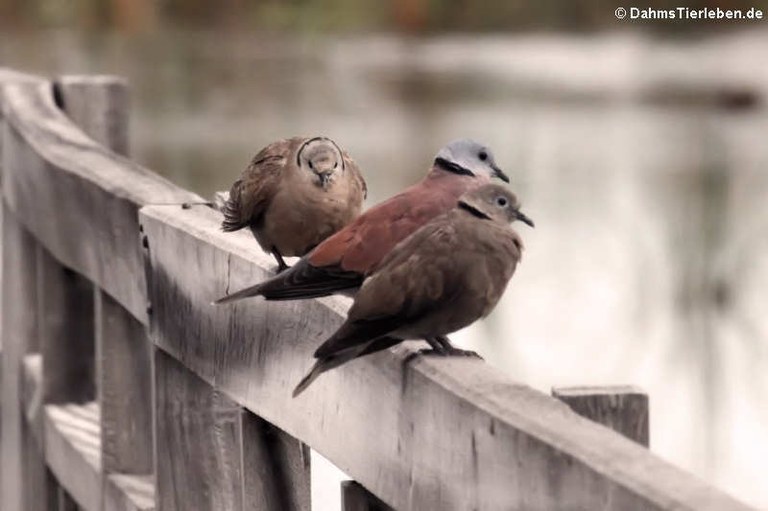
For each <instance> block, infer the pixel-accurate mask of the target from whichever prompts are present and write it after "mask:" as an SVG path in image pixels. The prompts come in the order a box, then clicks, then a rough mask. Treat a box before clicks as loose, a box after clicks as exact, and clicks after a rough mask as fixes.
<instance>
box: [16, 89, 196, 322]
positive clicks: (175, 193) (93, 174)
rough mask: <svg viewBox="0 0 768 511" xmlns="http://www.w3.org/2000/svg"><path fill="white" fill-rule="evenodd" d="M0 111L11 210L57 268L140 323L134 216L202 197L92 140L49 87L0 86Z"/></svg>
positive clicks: (142, 294) (141, 291)
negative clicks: (89, 284) (0, 112)
mask: <svg viewBox="0 0 768 511" xmlns="http://www.w3.org/2000/svg"><path fill="white" fill-rule="evenodd" d="M3 109H4V114H5V117H6V119H7V123H8V124H9V125H10V126H11V128H10V129H9V130H7V135H6V137H5V141H4V142H5V143H4V146H3V151H4V153H7V154H6V156H8V155H10V157H11V158H13V160H14V161H18V162H19V165H9V166H6V168H5V169H4V176H3V195H4V198H5V201H6V203H7V204H8V206H9V207H10V209H11V211H14V212H15V214H16V215H17V217H18V218H19V219H20V220H21V221H22V223H23V224H24V225H25V226H26V227H27V228H28V229H29V230H30V231H31V232H33V233H34V235H35V237H36V238H37V239H38V240H39V242H40V243H42V244H43V245H44V246H45V247H46V249H47V250H48V251H50V252H51V253H52V254H53V255H54V256H55V257H56V259H57V260H58V261H59V262H60V263H61V264H62V265H64V266H67V267H70V268H72V269H74V270H76V271H78V272H79V273H81V274H83V275H85V276H86V277H88V278H89V279H90V280H91V281H93V282H94V283H95V284H97V285H98V286H99V287H100V288H101V289H103V290H104V291H106V292H107V293H109V294H110V295H111V296H112V297H113V298H115V299H116V300H117V301H118V302H119V303H120V304H121V305H123V306H124V307H126V308H127V309H128V310H129V311H130V312H131V314H132V315H133V316H134V317H136V318H137V319H138V320H139V321H141V322H142V323H145V324H146V322H147V302H146V289H145V281H144V267H143V260H142V254H141V247H140V245H139V244H138V243H137V242H136V240H137V238H138V236H139V233H138V225H137V217H136V212H137V210H138V208H139V207H140V206H142V205H144V204H166V203H183V202H187V201H202V199H201V198H200V197H199V196H197V195H195V194H193V193H191V192H188V191H185V190H182V189H180V188H178V187H176V186H175V185H173V184H171V183H170V182H168V181H167V180H165V179H164V178H162V177H160V176H158V175H157V174H155V173H153V172H151V171H149V170H147V169H144V168H143V167H140V166H139V165H137V164H135V163H133V162H131V161H130V160H128V159H126V158H124V157H121V156H119V155H117V154H115V153H113V152H111V151H109V150H108V149H106V148H104V147H102V146H100V145H99V144H97V143H96V142H94V141H93V140H92V139H91V138H90V137H88V136H87V135H85V134H84V133H83V132H82V131H81V130H80V129H79V128H77V127H76V126H74V125H73V124H72V122H71V121H70V120H69V119H68V118H67V117H66V115H65V114H64V113H63V112H61V111H60V110H59V109H58V108H57V107H56V105H55V104H54V101H53V97H52V94H51V86H50V84H49V83H41V84H36V83H33V84H11V85H7V86H5V87H3ZM22 162H23V164H22ZM52 219H55V220H56V221H55V222H54V221H52Z"/></svg>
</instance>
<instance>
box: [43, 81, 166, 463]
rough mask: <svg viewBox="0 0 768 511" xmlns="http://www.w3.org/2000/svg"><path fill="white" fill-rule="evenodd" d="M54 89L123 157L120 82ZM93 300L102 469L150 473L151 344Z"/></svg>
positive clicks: (124, 316)
mask: <svg viewBox="0 0 768 511" xmlns="http://www.w3.org/2000/svg"><path fill="white" fill-rule="evenodd" d="M54 87H55V94H54V95H55V96H56V98H57V100H58V102H59V106H60V107H61V108H62V109H63V110H64V112H66V114H67V116H69V118H70V119H71V120H72V122H74V123H75V124H76V125H77V126H78V127H80V128H81V129H82V130H83V131H84V132H85V133H86V134H87V135H88V136H90V137H91V138H93V139H94V140H95V141H96V142H98V143H99V144H101V145H103V146H104V147H107V148H109V149H111V150H113V151H115V152H116V153H117V154H120V155H122V156H127V155H128V116H129V104H128V103H129V90H128V84H127V83H126V81H125V80H124V79H122V78H120V77H116V76H92V75H86V76H63V77H61V78H59V79H58V80H57V81H56V83H55V84H54ZM135 242H136V243H137V244H138V243H139V240H138V238H137V239H136V240H135ZM94 302H95V309H96V310H95V317H96V332H95V333H96V352H97V356H96V365H97V380H98V385H97V387H98V390H99V404H100V408H101V421H102V423H101V428H102V443H101V445H102V449H103V452H102V464H103V469H104V472H105V473H108V474H111V473H116V472H120V473H128V474H150V473H151V472H152V430H151V412H152V407H151V401H152V395H151V379H152V375H151V368H150V365H151V345H150V342H149V340H148V339H147V336H146V332H145V329H144V326H143V325H142V324H141V323H139V322H138V321H137V320H136V319H134V318H133V316H131V315H130V313H128V312H127V311H126V310H125V309H124V308H123V307H122V306H121V305H120V303H118V302H117V301H116V300H114V299H113V298H112V297H111V296H109V295H108V294H107V293H104V292H103V291H102V290H101V289H100V288H98V287H97V288H95V291H94Z"/></svg>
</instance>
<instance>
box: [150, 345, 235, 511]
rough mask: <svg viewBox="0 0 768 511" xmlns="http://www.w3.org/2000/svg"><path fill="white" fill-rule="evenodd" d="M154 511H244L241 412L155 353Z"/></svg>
mask: <svg viewBox="0 0 768 511" xmlns="http://www.w3.org/2000/svg"><path fill="white" fill-rule="evenodd" d="M155 389H156V390H155V432H156V449H157V451H156V469H155V473H156V480H157V496H156V498H157V509H158V510H161V511H171V510H173V511H176V510H178V511H182V510H187V509H195V510H197V511H208V510H210V511H235V510H237V511H239V510H241V509H242V508H243V488H242V460H241V442H242V426H241V414H242V410H241V408H240V407H239V406H237V405H236V404H235V403H234V402H232V401H231V400H230V399H228V398H227V397H226V396H224V395H223V394H221V393H220V392H217V391H215V390H213V389H212V388H211V387H210V386H209V385H208V384H207V383H206V382H204V381H202V380H201V379H199V378H198V377H197V376H195V375H194V374H192V373H191V372H189V371H188V370H187V369H186V368H185V367H184V366H182V365H181V364H179V363H178V362H177V361H176V360H174V359H173V358H171V357H169V356H168V355H167V354H165V353H163V352H162V351H160V350H155Z"/></svg>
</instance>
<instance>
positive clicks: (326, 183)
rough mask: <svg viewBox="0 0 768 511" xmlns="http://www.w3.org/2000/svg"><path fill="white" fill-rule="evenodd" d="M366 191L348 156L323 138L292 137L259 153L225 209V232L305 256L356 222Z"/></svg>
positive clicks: (281, 264)
mask: <svg viewBox="0 0 768 511" xmlns="http://www.w3.org/2000/svg"><path fill="white" fill-rule="evenodd" d="M365 195H366V185H365V180H364V179H363V177H362V175H361V173H360V169H359V168H358V167H357V165H356V164H355V162H354V161H353V160H352V159H351V158H350V157H349V155H348V154H347V153H346V152H344V151H342V150H341V148H339V146H338V145H336V143H335V142H334V141H333V140H331V139H329V138H326V137H314V138H301V137H294V138H289V139H286V140H279V141H277V142H273V143H272V144H269V145H268V146H267V147H265V148H264V149H262V150H261V151H259V153H258V154H257V155H256V156H255V157H254V158H253V160H252V161H251V163H250V165H248V168H246V169H245V171H244V172H243V174H242V176H240V179H238V180H237V181H235V183H234V184H233V185H232V189H231V190H230V192H229V199H228V200H227V202H226V203H225V204H224V207H223V208H222V212H223V213H224V222H223V223H222V225H221V228H222V229H223V230H224V231H237V230H239V229H242V228H244V227H248V228H250V229H251V232H252V233H253V235H254V237H255V238H256V240H257V241H258V242H259V245H261V248H263V249H264V251H266V252H270V253H272V254H273V255H274V257H275V259H276V260H277V264H278V271H283V270H285V269H286V268H288V265H287V264H285V261H284V260H283V257H284V256H303V255H304V254H306V253H307V252H309V251H310V250H311V249H312V248H314V247H315V246H316V245H317V244H319V243H320V242H322V241H323V240H324V239H326V238H327V237H329V236H330V235H332V234H334V233H335V232H337V231H338V230H339V229H341V228H342V227H344V226H345V225H347V224H348V223H349V222H351V221H352V220H354V219H355V218H356V217H357V216H358V215H359V214H360V209H361V207H362V203H363V199H364V198H365Z"/></svg>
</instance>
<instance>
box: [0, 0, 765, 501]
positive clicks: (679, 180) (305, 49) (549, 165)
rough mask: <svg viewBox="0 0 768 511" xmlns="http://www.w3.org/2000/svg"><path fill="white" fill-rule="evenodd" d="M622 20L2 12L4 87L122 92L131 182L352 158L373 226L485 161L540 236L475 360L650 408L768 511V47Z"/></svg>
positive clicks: (412, 13)
mask: <svg viewBox="0 0 768 511" xmlns="http://www.w3.org/2000/svg"><path fill="white" fill-rule="evenodd" d="M656 4H665V2H655V3H654V5H656ZM675 5H676V4H675ZM686 5H689V6H692V7H696V6H697V5H698V2H690V3H688V4H686ZM212 6H215V7H212ZM616 6H617V5H614V4H612V3H609V2H592V3H591V4H587V5H585V6H582V7H576V6H575V5H571V4H570V3H568V4H565V3H564V4H559V3H556V2H544V3H541V4H537V6H536V7H530V6H528V4H524V3H522V2H509V3H505V4H503V5H502V3H500V2H489V1H485V2H476V3H473V2H467V1H463V2H426V1H409V0H398V1H396V2H392V3H391V4H387V3H383V2H373V1H369V0H366V1H360V2H352V1H344V0H335V1H333V2H329V3H326V4H322V3H320V2H317V1H298V0H297V1H283V2H280V1H270V2H255V3H253V5H248V4H246V2H244V1H238V0H228V1H226V2H221V3H220V4H219V3H214V2H210V3H208V2H201V1H194V2H186V3H185V2H181V1H180V0H177V1H170V0H166V1H165V2H155V1H151V0H141V1H139V0H136V1H134V2H131V1H129V0H124V1H123V0H112V1H109V2H106V1H105V2H98V1H95V0H90V1H86V0H80V1H75V2H71V3H70V2H61V3H58V2H53V1H51V2H39V3H35V2H32V3H26V2H21V1H12V0H0V19H1V20H2V21H1V22H0V26H1V27H2V32H0V65H2V66H10V67H16V68H18V69H22V70H25V71H31V72H37V73H40V74H45V75H49V76H53V75H57V74H67V73H68V74H76V73H114V74H119V75H122V76H125V77H127V78H128V79H129V80H130V83H131V85H132V88H133V110H132V112H133V119H132V129H131V134H132V154H133V157H134V158H135V159H136V160H138V161H139V162H141V163H143V164H144V165H146V166H148V167H149V168H152V169H154V170H156V171H158V172H160V173H162V174H164V175H166V176H168V177H169V178H171V179H172V180H174V181H175V182H177V183H179V184H181V185H182V186H185V187H189V188H191V189H193V190H195V191H197V192H199V193H201V194H203V195H204V196H210V195H211V194H212V193H213V192H214V191H215V190H220V189H226V188H228V187H229V185H230V184H231V182H232V181H233V180H234V179H235V178H236V176H237V175H238V174H239V173H240V172H241V170H242V169H243V168H244V166H245V165H246V164H247V162H248V161H249V159H250V157H251V156H252V155H253V154H254V153H255V151H256V150H258V149H259V148H260V147H262V146H263V145H265V144H266V143H268V142H270V141H272V140H274V139H277V138H282V137H286V136H291V135H294V134H304V135H315V134H325V135H328V136H331V137H333V138H334V139H336V140H337V141H338V142H339V143H340V144H341V145H342V146H343V147H345V148H346V149H348V150H349V152H350V153H351V154H352V155H353V157H354V158H355V159H356V160H357V161H358V163H359V164H360V165H361V167H362V168H363V170H364V172H365V175H366V178H367V180H368V183H369V189H370V195H369V198H368V205H371V204H375V203H376V202H378V201H380V200H382V199H384V198H386V197H388V196H390V195H392V194H394V193H395V192H397V191H398V190H400V189H402V188H403V187H405V186H406V185H408V184H410V183H413V182H415V181H416V180H418V179H419V178H420V176H421V175H422V174H423V173H424V172H425V171H426V169H427V167H428V166H429V164H430V162H431V160H432V157H433V155H434V153H435V152H436V151H437V149H438V148H439V147H440V146H442V145H443V144H445V143H446V142H448V141H450V140H452V139H454V138H458V137H472V138H476V139H477V140H481V141H484V142H486V143H487V144H489V145H490V147H492V148H493V150H494V152H495V153H496V159H497V161H498V162H499V164H500V165H501V166H502V167H503V168H504V169H505V170H506V171H507V173H508V174H510V175H511V176H512V187H513V188H514V189H515V190H516V191H517V192H518V193H519V195H520V197H521V198H522V200H523V203H524V206H525V208H524V209H525V211H526V212H527V213H528V214H529V216H531V217H532V218H533V219H534V220H535V221H536V225H537V228H536V229H535V230H531V229H527V228H526V227H525V226H521V227H520V231H521V234H522V236H523V238H524V240H525V242H526V245H527V250H526V252H525V255H524V259H523V263H522V265H521V266H520V267H519V268H518V271H517V274H516V275H515V277H514V279H513V281H512V284H511V285H510V287H509V289H508V291H507V293H506V295H505V297H504V299H503V301H502V303H501V304H500V306H499V307H498V308H497V310H496V311H495V312H494V313H493V314H492V316H491V317H490V318H488V319H487V320H486V321H484V322H482V323H479V324H477V325H474V326H473V327H470V328H469V329H467V330H466V331H463V332H461V333H459V334H457V335H456V336H455V338H456V340H458V341H459V343H463V344H465V345H467V346H472V347H475V348H476V349H478V350H479V351H480V352H481V353H482V354H483V355H484V356H485V358H486V360H487V361H488V362H489V363H491V364H493V365H495V366H498V367H499V368H501V369H503V370H505V371H506V372H507V373H508V374H509V375H510V376H511V377H512V378H514V379H516V380H520V381H523V382H526V383H528V384H530V385H531V386H534V387H536V388H538V389H541V390H543V391H545V392H548V391H549V389H550V387H551V386H553V385H582V384H634V385H639V386H641V387H643V388H644V389H646V390H647V391H648V392H649V393H650V396H651V446H652V449H653V450H654V451H655V452H656V453H658V454H660V455H661V456H663V457H664V458H666V459H668V460H670V461H672V462H674V463H676V464H678V465H680V466H682V467H684V468H685V469H687V470H690V471H692V472H694V473H696V474H698V475H699V476H701V477H702V478H704V479H706V480H708V481H711V482H712V483H713V484H716V485H718V486H720V487H722V488H725V489H726V490H728V491H730V492H732V493H733V494H734V495H736V496H738V497H739V498H741V499H743V500H744V501H746V502H748V503H751V504H753V505H756V506H759V507H762V508H766V509H768V483H766V479H765V474H766V471H767V470H768V314H767V313H768V298H767V297H768V291H766V290H767V289H768V250H767V249H768V200H766V199H768V115H767V114H768V111H767V110H766V108H768V107H767V103H766V100H767V99H768V65H766V64H768V30H766V28H767V27H766V23H768V22H766V21H763V22H760V23H754V24H748V23H719V24H718V23H716V22H700V23H698V24H697V23H678V24H669V23H667V24H664V23H660V22H657V23H642V22H639V21H636V22H634V23H632V22H628V21H625V22H619V21H617V20H616V19H615V18H614V15H613V11H614V9H615V7H616ZM728 6H730V7H742V8H749V7H762V8H763V10H764V12H766V13H768V6H767V5H766V3H765V2H762V3H761V2H754V3H752V4H744V3H742V2H730V4H729V5H723V7H728ZM254 250H258V248H257V245H256V244H255V243H254ZM317 477H318V478H319V479H318V481H319V483H320V484H317V485H315V489H314V490H313V491H315V495H314V496H315V498H316V499H317V500H316V503H318V506H316V509H320V510H325V509H338V502H337V499H338V497H337V496H336V494H337V493H338V486H336V485H335V484H334V483H329V482H328V481H330V480H332V479H333V477H335V475H334V474H333V473H332V472H329V471H328V470H325V469H324V470H321V471H319V473H318V476H317Z"/></svg>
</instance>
